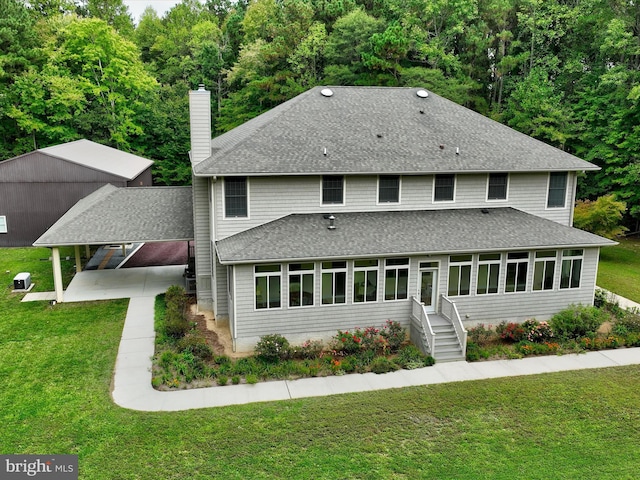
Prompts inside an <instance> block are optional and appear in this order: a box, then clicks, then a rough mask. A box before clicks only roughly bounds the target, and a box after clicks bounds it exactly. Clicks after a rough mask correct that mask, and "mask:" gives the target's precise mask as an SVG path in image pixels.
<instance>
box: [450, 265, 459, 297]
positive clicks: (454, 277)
mask: <svg viewBox="0 0 640 480" xmlns="http://www.w3.org/2000/svg"><path fill="white" fill-rule="evenodd" d="M459 279H460V267H459V266H458V265H455V266H454V265H452V266H450V267H449V289H448V295H449V296H450V297H455V296H456V295H458V281H459Z"/></svg>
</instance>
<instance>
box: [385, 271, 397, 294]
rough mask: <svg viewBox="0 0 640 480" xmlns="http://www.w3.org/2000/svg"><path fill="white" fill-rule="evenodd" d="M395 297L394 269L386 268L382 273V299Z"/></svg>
mask: <svg viewBox="0 0 640 480" xmlns="http://www.w3.org/2000/svg"><path fill="white" fill-rule="evenodd" d="M395 298H396V270H387V271H386V272H385V274H384V299H385V300H394V299H395Z"/></svg>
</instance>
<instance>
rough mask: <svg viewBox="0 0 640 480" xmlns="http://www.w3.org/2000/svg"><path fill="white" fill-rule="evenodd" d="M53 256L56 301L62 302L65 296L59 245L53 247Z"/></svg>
mask: <svg viewBox="0 0 640 480" xmlns="http://www.w3.org/2000/svg"><path fill="white" fill-rule="evenodd" d="M51 253H52V258H53V285H54V286H55V290H56V302H58V303H62V302H63V301H64V298H63V292H64V291H63V288H62V268H61V267H60V250H58V247H53V248H52V249H51Z"/></svg>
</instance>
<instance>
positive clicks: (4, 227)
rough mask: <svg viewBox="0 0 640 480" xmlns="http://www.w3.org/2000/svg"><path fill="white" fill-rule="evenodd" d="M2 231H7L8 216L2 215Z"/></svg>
mask: <svg viewBox="0 0 640 480" xmlns="http://www.w3.org/2000/svg"><path fill="white" fill-rule="evenodd" d="M0 233H7V217H6V216H5V215H2V216H0Z"/></svg>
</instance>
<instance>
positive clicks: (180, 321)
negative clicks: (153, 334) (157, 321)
mask: <svg viewBox="0 0 640 480" xmlns="http://www.w3.org/2000/svg"><path fill="white" fill-rule="evenodd" d="M189 330H191V325H189V321H188V320H187V317H186V316H185V314H184V312H180V311H178V310H177V309H175V308H167V314H166V316H165V324H164V333H165V335H167V336H169V337H172V338H176V339H179V338H182V337H184V336H185V335H186V334H187V332H188V331H189Z"/></svg>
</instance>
